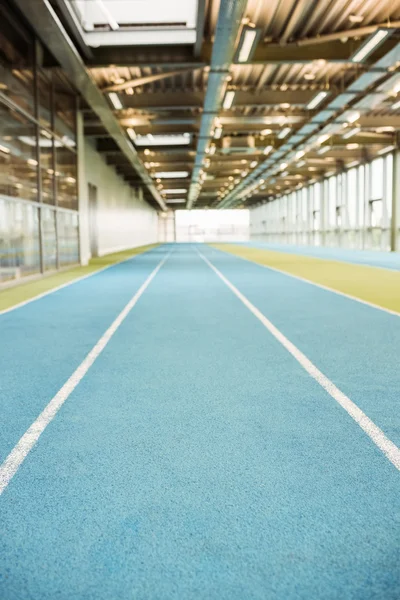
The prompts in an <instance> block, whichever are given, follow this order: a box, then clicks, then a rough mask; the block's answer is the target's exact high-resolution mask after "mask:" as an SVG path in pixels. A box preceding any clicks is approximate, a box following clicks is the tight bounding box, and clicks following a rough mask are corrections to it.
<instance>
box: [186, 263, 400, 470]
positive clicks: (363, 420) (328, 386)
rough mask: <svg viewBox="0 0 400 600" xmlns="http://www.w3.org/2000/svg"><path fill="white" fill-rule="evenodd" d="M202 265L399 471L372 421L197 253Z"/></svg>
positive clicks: (398, 454)
mask: <svg viewBox="0 0 400 600" xmlns="http://www.w3.org/2000/svg"><path fill="white" fill-rule="evenodd" d="M198 253H199V255H200V257H201V258H202V259H203V260H204V262H205V263H206V264H207V265H208V266H209V267H210V268H211V269H212V270H213V271H214V272H215V273H216V274H217V275H218V277H219V278H220V279H221V280H222V281H223V282H224V283H225V285H226V286H227V287H228V288H229V289H230V290H231V291H232V292H233V293H234V294H235V296H237V298H239V300H240V301H241V302H242V303H243V304H244V305H245V306H246V308H248V309H249V311H250V312H252V313H253V315H254V316H255V317H257V319H258V320H259V321H261V323H262V324H263V325H264V327H266V329H268V331H269V332H270V333H271V334H272V335H273V336H274V338H275V339H276V340H278V342H279V343H280V344H282V346H283V347H284V348H285V349H286V350H287V351H288V352H289V353H290V354H291V355H292V356H293V358H295V359H296V360H297V362H298V363H300V365H301V366H302V367H303V369H305V370H306V371H307V373H308V374H309V375H310V376H311V377H312V378H313V379H315V381H317V383H319V385H320V386H321V387H322V388H323V389H324V390H325V391H327V392H328V394H329V395H330V396H331V397H332V398H333V399H334V400H336V402H337V403H338V404H340V406H341V407H342V408H343V409H344V410H345V411H346V412H347V413H348V414H349V415H350V417H351V418H352V419H354V421H355V422H356V423H357V424H358V425H359V426H360V427H361V429H362V430H363V431H364V432H365V433H366V434H367V435H368V437H369V438H370V439H371V440H372V441H373V442H374V444H375V445H376V446H378V448H379V449H380V450H381V451H382V452H383V453H384V455H385V456H386V458H388V459H389V460H390V462H391V463H392V465H394V466H395V467H396V469H398V470H399V471H400V448H398V447H397V446H396V444H394V443H393V442H392V441H391V440H390V439H389V438H387V437H386V435H385V434H384V433H383V431H382V430H381V429H380V428H379V427H378V426H377V425H375V423H374V422H373V421H371V419H370V418H369V417H367V415H366V414H365V413H363V411H362V410H361V409H360V408H359V407H358V406H357V404H355V403H354V402H353V401H352V400H350V398H348V397H347V396H346V394H344V393H343V392H342V391H341V390H339V388H337V387H336V386H335V384H334V383H333V382H332V381H331V380H330V379H328V377H326V375H324V374H323V373H322V372H321V371H320V370H319V369H318V368H317V367H316V366H315V365H314V364H313V363H312V362H311V361H310V359H309V358H307V356H306V355H305V354H303V353H302V352H301V350H299V349H298V348H297V347H296V346H295V345H294V344H293V343H292V342H291V341H290V340H289V339H288V338H287V337H286V336H284V335H283V333H281V332H280V331H279V329H278V328H277V327H275V325H273V323H271V321H269V319H267V317H265V316H264V315H263V313H262V312H261V311H260V310H258V308H256V307H255V306H254V304H252V303H251V302H250V300H248V299H247V298H246V296H244V295H243V294H242V293H241V292H240V291H239V290H238V289H237V287H235V286H234V285H233V283H231V282H230V281H229V279H227V278H226V277H225V275H223V274H222V273H221V271H219V270H218V269H217V267H215V266H214V265H213V264H212V263H211V262H210V261H209V260H208V258H206V257H205V256H204V254H202V253H201V252H200V251H198Z"/></svg>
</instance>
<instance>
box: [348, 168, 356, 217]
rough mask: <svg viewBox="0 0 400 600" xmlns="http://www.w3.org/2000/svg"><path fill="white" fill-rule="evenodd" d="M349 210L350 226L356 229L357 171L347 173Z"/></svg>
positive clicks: (352, 170)
mask: <svg viewBox="0 0 400 600" xmlns="http://www.w3.org/2000/svg"><path fill="white" fill-rule="evenodd" d="M347 210H348V213H347V215H348V219H349V226H350V228H351V229H354V228H355V227H356V225H357V169H350V170H349V171H348V172H347Z"/></svg>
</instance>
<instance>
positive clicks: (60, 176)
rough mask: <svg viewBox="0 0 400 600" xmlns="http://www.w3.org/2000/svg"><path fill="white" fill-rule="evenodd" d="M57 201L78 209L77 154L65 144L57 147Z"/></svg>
mask: <svg viewBox="0 0 400 600" xmlns="http://www.w3.org/2000/svg"><path fill="white" fill-rule="evenodd" d="M56 169H57V170H56V175H57V203H58V206H61V207H62V208H71V209H73V210H78V190H77V155H76V154H75V152H72V151H71V150H69V149H68V148H65V147H64V146H59V147H56Z"/></svg>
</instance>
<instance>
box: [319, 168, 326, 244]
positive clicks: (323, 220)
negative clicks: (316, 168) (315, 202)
mask: <svg viewBox="0 0 400 600" xmlns="http://www.w3.org/2000/svg"><path fill="white" fill-rule="evenodd" d="M326 185H327V180H325V179H322V180H321V181H320V205H319V210H320V213H319V214H320V218H319V224H320V236H321V246H325V245H326V235H325V229H326V216H325V215H326V210H325V209H326V202H325V200H326V194H325V189H326Z"/></svg>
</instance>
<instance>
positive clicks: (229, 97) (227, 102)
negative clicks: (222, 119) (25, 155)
mask: <svg viewBox="0 0 400 600" xmlns="http://www.w3.org/2000/svg"><path fill="white" fill-rule="evenodd" d="M235 94H236V92H235V91H234V90H228V91H227V92H226V94H225V98H224V102H223V104H222V107H223V108H225V109H228V108H230V107H231V106H232V103H233V99H234V97H235Z"/></svg>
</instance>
